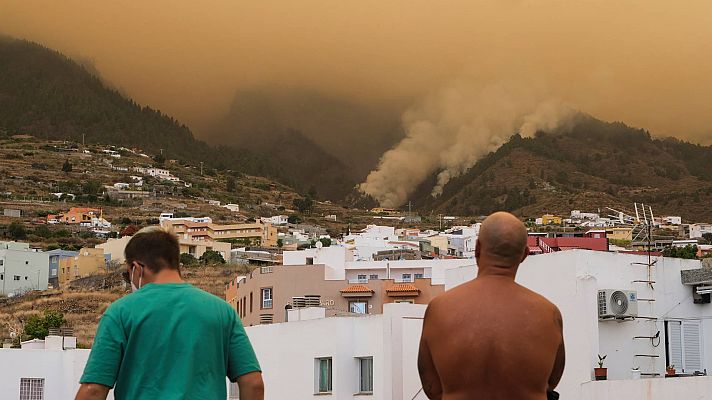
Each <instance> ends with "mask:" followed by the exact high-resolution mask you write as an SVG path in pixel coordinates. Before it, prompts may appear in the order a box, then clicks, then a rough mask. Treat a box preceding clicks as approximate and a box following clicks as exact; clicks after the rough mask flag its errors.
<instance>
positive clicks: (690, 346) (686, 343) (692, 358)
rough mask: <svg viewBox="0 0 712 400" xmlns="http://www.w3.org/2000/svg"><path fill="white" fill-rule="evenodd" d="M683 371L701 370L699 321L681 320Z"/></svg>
mask: <svg viewBox="0 0 712 400" xmlns="http://www.w3.org/2000/svg"><path fill="white" fill-rule="evenodd" d="M682 344H683V347H682V348H683V353H682V358H683V364H682V367H683V371H684V372H686V373H693V372H695V371H702V335H701V332H700V322H699V321H683V322H682Z"/></svg>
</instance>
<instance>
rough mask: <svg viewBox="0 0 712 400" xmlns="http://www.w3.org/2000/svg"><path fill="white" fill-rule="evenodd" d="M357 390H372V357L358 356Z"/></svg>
mask: <svg viewBox="0 0 712 400" xmlns="http://www.w3.org/2000/svg"><path fill="white" fill-rule="evenodd" d="M358 389H359V392H360V393H372V392H373V357H363V358H359V387H358Z"/></svg>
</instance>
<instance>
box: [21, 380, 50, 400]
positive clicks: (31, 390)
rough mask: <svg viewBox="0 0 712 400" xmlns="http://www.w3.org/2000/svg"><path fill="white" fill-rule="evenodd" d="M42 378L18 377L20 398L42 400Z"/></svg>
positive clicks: (23, 399) (22, 399)
mask: <svg viewBox="0 0 712 400" xmlns="http://www.w3.org/2000/svg"><path fill="white" fill-rule="evenodd" d="M43 399H44V378H20V400H43Z"/></svg>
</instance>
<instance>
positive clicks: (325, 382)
mask: <svg viewBox="0 0 712 400" xmlns="http://www.w3.org/2000/svg"><path fill="white" fill-rule="evenodd" d="M316 362H317V368H318V370H317V377H316V380H317V382H316V389H317V393H329V392H331V376H332V370H331V357H327V358H317V359H316Z"/></svg>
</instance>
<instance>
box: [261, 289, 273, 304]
mask: <svg viewBox="0 0 712 400" xmlns="http://www.w3.org/2000/svg"><path fill="white" fill-rule="evenodd" d="M262 308H272V288H263V289H262Z"/></svg>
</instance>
